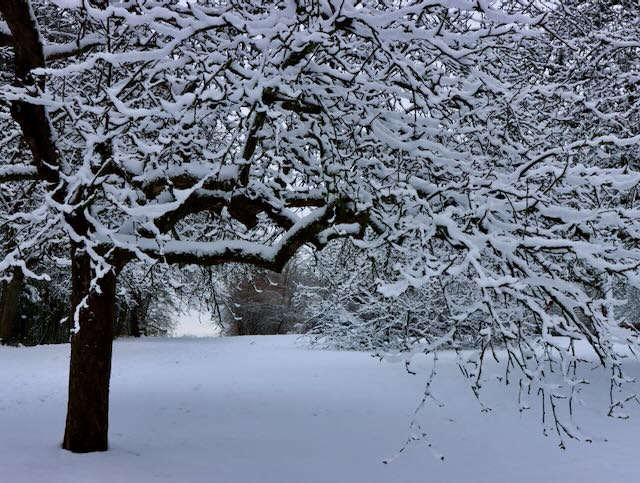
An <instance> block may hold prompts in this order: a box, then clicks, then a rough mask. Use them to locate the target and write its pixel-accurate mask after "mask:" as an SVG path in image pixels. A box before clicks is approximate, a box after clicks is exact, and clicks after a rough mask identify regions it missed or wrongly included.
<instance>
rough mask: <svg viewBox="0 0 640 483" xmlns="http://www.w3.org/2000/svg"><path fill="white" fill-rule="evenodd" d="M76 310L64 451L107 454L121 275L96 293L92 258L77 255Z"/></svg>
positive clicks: (106, 281) (112, 275)
mask: <svg viewBox="0 0 640 483" xmlns="http://www.w3.org/2000/svg"><path fill="white" fill-rule="evenodd" d="M72 259H73V263H72V295H71V299H72V306H73V307H74V313H75V312H76V308H77V307H78V306H81V305H82V306H81V308H80V310H79V315H78V322H79V330H78V331H77V332H76V333H75V334H74V335H73V336H72V337H71V366H70V370H69V403H68V407H67V424H66V428H65V434H64V442H63V445H62V446H63V448H65V449H67V450H69V451H73V452H74V453H88V452H91V451H106V450H107V447H108V438H107V432H108V428H109V378H110V376H111V349H112V340H113V325H114V319H115V315H116V311H115V307H116V305H115V302H116V274H115V273H114V272H113V271H109V272H108V273H107V274H106V275H104V276H103V277H102V278H101V279H100V281H99V283H98V287H99V292H98V291H97V290H95V289H94V290H91V288H90V287H91V280H92V279H93V277H94V276H95V272H94V270H93V269H92V267H91V260H90V258H89V256H88V255H86V253H84V252H82V251H80V250H76V251H75V253H74V254H73V255H72Z"/></svg>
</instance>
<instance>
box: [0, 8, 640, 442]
mask: <svg viewBox="0 0 640 483" xmlns="http://www.w3.org/2000/svg"><path fill="white" fill-rule="evenodd" d="M638 18H640V6H639V5H638V3H637V2H635V1H632V0H611V1H608V0H607V1H602V0H551V1H548V2H536V1H533V0H531V1H530V0H504V1H488V0H477V1H467V0H427V1H421V0H192V1H190V0H187V1H184V0H48V1H45V0H0V83H1V86H0V163H1V164H0V182H1V184H0V219H1V225H0V226H1V230H0V240H1V245H0V247H1V251H2V253H1V254H0V275H1V278H2V299H1V301H2V306H1V307H0V338H1V339H2V342H3V343H5V344H16V343H29V344H40V343H49V342H66V341H68V340H69V338H70V341H71V364H70V376H69V399H68V412H67V420H66V429H65V434H64V442H63V447H64V448H65V449H67V450H70V451H72V452H93V451H102V450H106V449H107V447H108V415H109V381H110V374H111V355H112V341H113V339H114V337H115V336H118V335H132V336H139V335H140V334H141V333H143V334H146V335H162V334H167V333H169V332H170V330H171V324H172V318H173V317H174V314H175V313H178V312H179V311H180V310H182V308H181V307H182V306H185V305H186V306H189V307H192V306H201V307H204V308H207V309H208V310H210V311H211V313H212V314H213V315H214V316H215V317H216V318H217V319H219V320H220V321H221V322H222V323H223V324H226V329H225V330H227V331H228V332H229V333H233V334H260V333H286V332H299V333H305V334H308V340H309V341H310V342H311V343H313V344H315V345H317V346H318V347H320V348H330V349H336V348H337V349H349V350H354V349H355V350H360V351H368V352H373V353H374V354H377V355H378V356H379V357H381V358H384V359H387V360H399V361H401V362H402V363H403V364H405V365H406V370H407V371H409V372H411V371H412V368H411V367H412V366H411V364H412V360H413V359H414V358H415V357H416V356H417V355H418V354H427V355H428V356H429V357H433V360H434V361H435V360H436V359H437V358H438V354H441V353H446V354H448V355H449V356H450V355H451V354H455V356H456V360H457V362H456V363H457V365H458V366H459V368H460V370H461V372H462V374H463V376H464V378H465V380H466V381H467V384H468V386H469V387H470V388H471V390H472V391H473V394H474V395H476V396H477V397H478V398H479V400H480V401H482V399H483V396H482V386H483V383H484V372H483V368H485V366H486V365H487V364H489V363H493V362H491V361H493V360H494V359H499V360H500V361H501V362H502V364H503V366H502V370H503V378H502V379H503V381H505V382H508V383H510V384H515V385H516V386H517V387H518V388H519V391H518V392H519V396H518V398H517V402H516V401H515V400H514V404H518V403H519V404H520V405H521V407H522V408H523V409H524V408H525V407H527V406H528V405H529V404H534V401H538V402H536V403H535V404H541V405H542V406H543V408H544V409H543V413H544V414H545V415H546V418H547V419H546V421H547V422H549V421H551V423H550V427H551V428H552V432H553V433H555V435H554V437H555V438H557V439H558V440H559V441H560V444H561V445H563V444H564V442H565V441H566V440H568V439H571V438H576V439H584V438H583V436H582V433H581V431H580V430H579V428H578V427H576V425H574V424H573V423H572V417H571V414H572V411H573V405H574V404H577V401H578V400H579V399H580V398H581V391H582V389H583V387H584V386H585V385H586V384H588V383H589V371H588V370H587V371H586V372H585V371H584V370H583V369H582V367H586V368H592V367H597V366H601V367H602V368H604V370H606V371H607V374H608V376H609V382H608V386H607V387H606V392H607V394H605V396H606V398H607V399H608V404H607V407H606V408H605V410H604V411H605V413H608V414H609V415H610V416H613V417H620V418H624V417H626V413H625V412H624V411H625V409H624V407H625V405H629V404H636V403H637V402H638V401H637V399H636V398H635V392H634V391H635V389H634V380H633V378H632V377H631V376H630V375H627V372H626V371H625V366H626V364H627V361H628V360H630V359H632V358H634V357H635V354H636V351H637V350H638V339H639V337H638V335H639V334H638V330H639V329H640V306H639V305H638V300H639V295H638V294H639V293H640V292H638V290H639V289H640V200H638V198H637V190H638V187H639V186H640V22H639V21H638ZM265 327H266V328H265ZM585 354H587V355H585ZM435 367H436V366H435V364H434V370H433V371H430V372H428V373H427V374H426V375H425V376H424V377H427V378H428V381H427V384H426V389H425V391H424V400H423V403H425V404H426V403H427V402H428V401H430V398H431V394H430V382H431V380H432V378H434V377H435V378H437V370H436V369H435ZM2 370H3V371H5V370H7V371H10V370H11V368H3V369H2ZM603 387H604V386H603ZM527 401H529V402H527ZM413 429H415V428H413ZM416 434H418V437H419V436H420V434H422V433H421V432H420V431H419V430H417V432H416ZM412 437H413V436H412Z"/></svg>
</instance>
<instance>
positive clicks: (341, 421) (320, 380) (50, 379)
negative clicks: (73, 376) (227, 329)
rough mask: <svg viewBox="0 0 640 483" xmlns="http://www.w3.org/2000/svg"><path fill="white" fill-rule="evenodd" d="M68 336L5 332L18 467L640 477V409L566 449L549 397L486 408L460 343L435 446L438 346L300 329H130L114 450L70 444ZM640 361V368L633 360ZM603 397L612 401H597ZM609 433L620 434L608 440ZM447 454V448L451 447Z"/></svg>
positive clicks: (140, 478) (203, 477) (7, 408)
mask: <svg viewBox="0 0 640 483" xmlns="http://www.w3.org/2000/svg"><path fill="white" fill-rule="evenodd" d="M68 358H69V346H68V345H59V346H41V347H36V348H10V347H0V368H2V369H1V370H0V468H2V472H1V477H0V479H1V480H2V481H6V482H12V483H19V482H29V483H32V482H54V483H55V482H65V483H66V482H109V483H115V482H127V483H131V482H136V483H139V482H171V483H175V482H212V481H215V482H221V483H254V482H273V483H288V482H296V483H314V482H318V483H320V482H322V483H326V482H345V483H358V482H367V483H375V482H381V483H393V482H402V483H404V482H430V483H433V482H492V483H496V482H509V483H511V482H514V481H518V482H564V483H566V482H578V481H579V482H582V483H587V482H603V481H607V482H634V481H638V475H640V458H638V457H637V453H638V446H637V435H638V427H639V426H638V424H639V421H640V408H638V407H635V408H634V407H630V408H629V411H628V412H630V413H631V415H632V419H630V420H612V419H610V418H606V417H605V416H601V414H602V409H603V406H602V405H599V404H596V403H604V401H605V397H606V385H605V384H606V379H605V378H604V376H603V375H598V374H597V372H595V373H593V374H592V377H593V378H594V384H593V387H592V388H591V389H592V390H594V391H595V394H598V395H599V396H598V397H596V398H595V399H592V400H591V401H593V405H592V406H593V407H589V408H587V409H582V410H581V412H580V417H581V418H582V423H583V424H582V428H583V429H584V430H585V432H588V433H590V434H592V435H596V436H599V437H600V438H599V439H596V441H595V442H594V443H592V444H587V443H570V444H569V445H568V449H567V450H566V451H562V450H560V449H558V447H557V440H556V439H554V438H553V437H548V438H545V437H544V436H542V434H541V421H540V411H539V405H538V404H537V403H536V402H535V400H534V401H532V406H533V409H532V410H531V411H527V412H524V413H519V412H518V411H517V410H516V409H515V400H514V393H513V391H511V390H510V389H508V388H504V386H498V385H496V386H495V387H494V386H489V387H487V388H486V391H485V394H486V398H487V401H488V402H489V404H490V405H491V406H492V407H493V411H491V412H488V413H483V412H481V411H480V407H479V405H478V403H477V401H476V400H475V399H474V397H473V395H472V392H471V391H470V390H469V389H468V387H467V386H466V385H465V382H464V381H463V380H462V379H461V377H460V375H459V371H458V369H457V368H456V366H455V364H454V363H453V358H449V357H447V356H446V355H445V356H444V357H442V358H441V360H440V369H439V376H438V378H437V379H436V381H435V383H434V385H433V386H432V387H433V390H434V392H435V394H436V395H437V396H438V398H439V399H440V400H442V401H444V402H445V403H446V406H445V407H444V408H438V407H436V406H435V405H433V404H431V405H429V406H428V407H427V410H426V413H425V414H423V415H422V416H421V421H422V423H423V428H424V429H425V430H427V431H428V432H429V434H430V437H431V441H432V442H433V443H434V447H435V448H437V449H436V450H435V452H434V451H433V450H430V449H429V448H428V447H427V446H426V445H425V444H423V443H416V444H414V445H412V446H410V447H409V449H407V450H406V451H405V452H403V453H402V454H401V455H400V456H398V457H397V458H395V459H393V460H392V461H391V462H390V463H389V464H383V460H385V459H387V458H389V457H393V456H394V454H395V453H396V452H397V451H398V449H399V448H400V447H401V446H402V444H403V442H404V441H405V440H406V438H407V434H408V425H409V422H410V420H411V414H412V413H413V411H414V409H415V406H416V404H417V403H418V401H419V399H420V395H421V392H422V387H423V385H424V381H425V377H426V376H425V374H426V373H428V371H429V369H430V364H429V363H428V361H426V359H425V360H422V361H417V363H416V364H415V367H414V368H416V369H417V370H418V373H419V374H418V375H416V376H412V375H409V374H407V373H406V371H405V369H404V366H403V365H402V364H392V363H387V362H382V363H380V362H379V361H378V360H377V359H374V358H372V357H371V356H369V355H367V354H363V353H354V352H349V353H348V352H332V351H321V350H313V349H308V348H305V347H304V346H302V345H301V344H300V342H299V341H298V340H297V339H296V337H293V336H267V337H265V336H263V337H220V338H209V339H203V338H200V339H196V338H191V339H190V338H182V339H143V340H122V341H117V342H116V343H115V347H114V361H113V377H112V396H111V408H112V411H111V431H110V436H111V449H110V451H108V452H106V453H99V454H88V455H74V454H71V453H68V452H65V451H63V450H61V449H60V447H59V443H60V440H61V437H62V431H63V427H64V416H65V404H66V382H67V363H68ZM630 372H632V373H633V374H635V375H640V367H639V366H638V365H637V364H636V365H633V366H631V367H630ZM596 409H597V410H598V411H596ZM602 437H606V438H607V439H608V442H604V441H603V440H602ZM439 454H444V455H445V457H446V458H445V460H444V461H440V460H439V459H438V458H437V456H438V455H439Z"/></svg>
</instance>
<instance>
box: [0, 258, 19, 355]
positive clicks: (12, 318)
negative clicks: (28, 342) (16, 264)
mask: <svg viewBox="0 0 640 483" xmlns="http://www.w3.org/2000/svg"><path fill="white" fill-rule="evenodd" d="M23 282H24V275H23V273H22V270H20V269H19V268H16V269H15V270H14V271H13V278H12V279H11V281H9V282H4V283H3V284H2V298H1V299H0V303H1V304H2V306H1V307H0V341H1V342H2V343H3V344H15V343H16V342H18V341H19V338H20V324H19V321H18V304H19V299H20V293H21V292H22V284H23Z"/></svg>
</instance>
